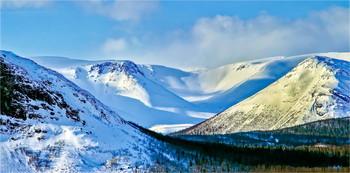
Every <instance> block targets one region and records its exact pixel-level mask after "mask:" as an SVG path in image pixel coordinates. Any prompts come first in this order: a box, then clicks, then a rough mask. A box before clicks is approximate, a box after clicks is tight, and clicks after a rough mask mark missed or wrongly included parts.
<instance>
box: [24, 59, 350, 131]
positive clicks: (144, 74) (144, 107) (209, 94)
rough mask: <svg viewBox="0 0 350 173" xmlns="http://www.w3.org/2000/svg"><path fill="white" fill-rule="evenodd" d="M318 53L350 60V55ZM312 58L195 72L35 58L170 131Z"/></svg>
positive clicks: (145, 122) (123, 111)
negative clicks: (349, 58)
mask: <svg viewBox="0 0 350 173" xmlns="http://www.w3.org/2000/svg"><path fill="white" fill-rule="evenodd" d="M317 55H319V56H328V57H335V58H343V59H344V58H348V57H349V53H324V54H317ZM312 56H314V54H309V55H300V56H294V57H272V58H266V59H262V60H255V61H248V62H242V63H235V64H229V65H225V66H222V67H218V68H215V69H211V70H203V69H202V70H197V71H184V70H180V69H175V68H170V67H165V66H159V65H137V64H135V63H133V62H131V61H121V60H104V61H85V60H75V59H68V58H63V57H32V58H31V59H32V60H34V61H35V62H37V63H39V64H41V65H43V66H45V67H49V68H51V69H53V70H56V71H58V72H60V73H61V74H63V75H64V76H65V77H67V78H68V79H69V80H71V81H73V82H74V83H75V84H77V85H78V86H80V87H81V88H83V89H86V90H87V91H89V92H90V93H92V94H93V95H94V96H95V97H97V98H98V99H99V100H100V101H101V102H103V103H104V104H106V105H107V106H109V107H110V108H111V109H112V110H114V111H116V112H118V113H119V114H120V116H122V117H123V118H125V119H127V120H130V121H133V122H136V123H138V124H140V125H142V126H144V127H147V128H151V129H152V130H155V131H158V132H164V133H170V132H174V131H177V130H181V129H184V128H186V127H189V126H191V125H194V124H197V123H199V122H201V121H204V120H206V119H208V118H210V117H212V116H213V115H215V114H217V113H220V112H222V111H224V110H225V109H227V108H229V107H231V106H232V105H235V104H237V103H239V102H241V101H243V100H245V99H247V98H249V97H250V96H253V95H254V94H256V93H257V92H259V91H260V90H262V89H264V88H265V87H267V86H269V85H270V84H272V83H273V82H275V81H277V80H278V79H280V78H281V77H283V76H284V75H285V74H286V73H288V72H289V71H290V70H292V69H293V68H294V67H295V66H297V65H298V64H299V63H300V62H302V61H304V60H305V59H307V58H309V57H312Z"/></svg>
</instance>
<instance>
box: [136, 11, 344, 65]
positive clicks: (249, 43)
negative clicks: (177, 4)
mask: <svg viewBox="0 0 350 173" xmlns="http://www.w3.org/2000/svg"><path fill="white" fill-rule="evenodd" d="M180 33H181V32H180ZM175 35H176V36H174V37H172V39H170V40H171V41H168V42H165V41H163V42H161V44H158V43H156V42H154V43H153V44H151V43H152V40H142V42H143V43H144V42H147V43H148V44H145V43H144V45H145V46H146V47H145V49H146V50H147V51H145V52H142V53H140V54H139V55H134V53H133V52H130V54H132V56H134V57H138V58H137V59H136V61H138V62H149V63H156V64H165V65H170V66H206V67H215V66H219V65H223V64H227V63H232V62H237V61H245V60H250V59H257V58H264V57H270V56H279V55H286V56H288V55H298V54H305V53H315V52H329V51H349V39H350V38H349V9H348V8H342V7H332V8H329V9H327V10H323V11H318V12H313V13H310V14H309V15H308V16H307V17H305V18H301V19H296V20H290V19H281V18H278V17H274V16H271V15H268V14H266V13H262V14H261V15H260V16H258V17H256V18H254V19H250V20H242V19H240V18H239V17H237V16H220V15H218V16H216V17H213V18H201V19H199V20H197V22H196V23H195V24H194V26H193V27H192V28H191V29H190V30H188V31H184V32H183V33H182V34H175ZM167 39H168V38H167ZM157 42H159V40H157Z"/></svg>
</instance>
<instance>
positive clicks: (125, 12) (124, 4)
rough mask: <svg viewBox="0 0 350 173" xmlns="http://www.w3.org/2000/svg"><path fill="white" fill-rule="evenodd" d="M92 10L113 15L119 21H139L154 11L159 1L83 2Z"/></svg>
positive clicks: (112, 0) (111, 0)
mask: <svg viewBox="0 0 350 173" xmlns="http://www.w3.org/2000/svg"><path fill="white" fill-rule="evenodd" d="M83 5H84V6H85V7H86V8H87V9H88V10H90V11H92V12H95V13H98V14H101V15H105V16H108V17H111V18H113V19H115V20H118V21H127V20H131V21H138V20H139V19H140V18H141V17H142V16H144V15H145V14H147V13H149V12H152V11H154V10H155V9H157V7H158V2H157V1H156V0H154V1H142V0H141V1H125V0H91V1H89V2H83Z"/></svg>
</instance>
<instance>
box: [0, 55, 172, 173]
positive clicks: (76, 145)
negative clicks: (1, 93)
mask: <svg viewBox="0 0 350 173" xmlns="http://www.w3.org/2000/svg"><path fill="white" fill-rule="evenodd" d="M0 55H1V59H0V60H1V62H2V63H4V64H6V65H8V66H9V69H11V70H13V72H14V73H16V75H18V76H22V77H23V78H24V79H25V81H23V82H25V83H26V84H25V85H26V86H28V87H29V88H30V87H34V88H39V89H45V91H48V92H49V93H50V94H51V95H50V97H57V96H58V95H59V94H60V95H61V96H62V98H61V99H58V100H62V99H63V100H64V101H65V102H66V103H67V105H68V106H69V107H68V108H67V107H62V106H59V105H58V104H57V103H55V104H50V103H49V102H47V101H44V100H33V99H28V100H27V101H26V100H23V101H22V102H21V104H23V105H29V106H37V107H38V108H39V109H33V108H29V107H28V109H27V111H28V112H27V113H26V116H27V117H30V114H32V115H39V117H36V118H27V119H26V120H23V119H17V118H13V117H10V116H11V115H0V120H1V122H2V125H1V126H0V152H1V153H0V170H1V172H115V171H120V169H123V170H124V171H126V172H133V171H135V169H136V166H137V167H138V169H143V168H144V169H146V168H145V166H146V165H152V164H153V163H154V160H153V159H154V158H155V157H154V155H158V156H159V155H162V154H163V153H160V152H158V150H159V149H160V146H161V145H162V143H161V142H159V141H157V140H155V139H153V138H151V137H149V136H148V135H145V134H143V133H141V132H140V131H139V130H137V129H136V128H134V127H132V126H131V125H129V124H128V123H127V122H126V121H125V120H123V119H122V118H120V117H119V115H118V114H117V113H116V112H114V111H112V110H110V109H109V108H108V107H107V106H105V105H104V104H103V103H101V102H100V101H99V100H97V99H96V98H95V97H94V96H92V95H91V94H90V93H89V92H87V91H85V90H83V89H81V88H79V87H78V86H76V85H75V84H74V83H72V82H71V81H69V80H67V79H66V78H65V77H63V76H62V75H61V74H59V73H57V72H55V71H52V70H50V69H47V68H44V67H42V66H39V65H38V64H36V63H35V62H33V61H31V60H29V59H25V58H21V57H18V56H17V55H15V54H13V53H11V52H8V51H0ZM17 82H20V81H17ZM56 100H57V98H56ZM45 107H46V108H45ZM47 107H49V108H47ZM68 109H74V110H77V111H78V116H79V119H78V120H77V119H72V118H70V117H69V115H68V113H67V110H68ZM12 116H13V115H12ZM4 123H5V124H4ZM11 123H12V124H17V125H16V126H14V127H15V129H12V128H10V127H13V126H11V125H10V124H11ZM16 127H18V128H16ZM163 145H164V144H163ZM164 154H165V153H164Z"/></svg>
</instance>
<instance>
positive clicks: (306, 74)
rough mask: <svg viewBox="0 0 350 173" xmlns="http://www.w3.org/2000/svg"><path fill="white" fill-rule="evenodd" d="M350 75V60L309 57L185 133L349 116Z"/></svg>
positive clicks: (230, 130)
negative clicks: (276, 79) (261, 88)
mask: <svg viewBox="0 0 350 173" xmlns="http://www.w3.org/2000/svg"><path fill="white" fill-rule="evenodd" d="M338 58H339V57H338ZM349 75H350V62H349V61H344V60H339V59H333V58H328V57H321V56H315V57H311V58H308V59H306V60H304V61H303V62H301V63H300V64H299V65H297V66H296V67H295V68H294V69H292V70H291V71H290V72H288V73H287V74H286V75H284V76H283V77H282V78H280V79H279V80H278V81H276V82H274V83H272V84H271V85H269V86H268V87H267V88H265V89H263V90H261V91H259V92H258V93H256V94H255V95H253V96H251V97H249V98H247V99H245V100H243V101H242V102H240V103H238V104H236V105H234V106H232V107H230V108H229V109H227V110H225V111H224V112H222V113H220V114H218V115H216V116H214V117H213V118H211V119H209V120H206V121H204V122H202V123H200V124H198V125H195V126H193V127H190V128H188V129H186V130H184V131H183V132H182V134H227V133H234V132H245V131H256V130H274V129H281V128H285V127H291V126H295V125H298V124H304V123H308V122H313V121H318V120H324V119H330V118H340V117H348V116H350V96H349V93H350V76H349Z"/></svg>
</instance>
